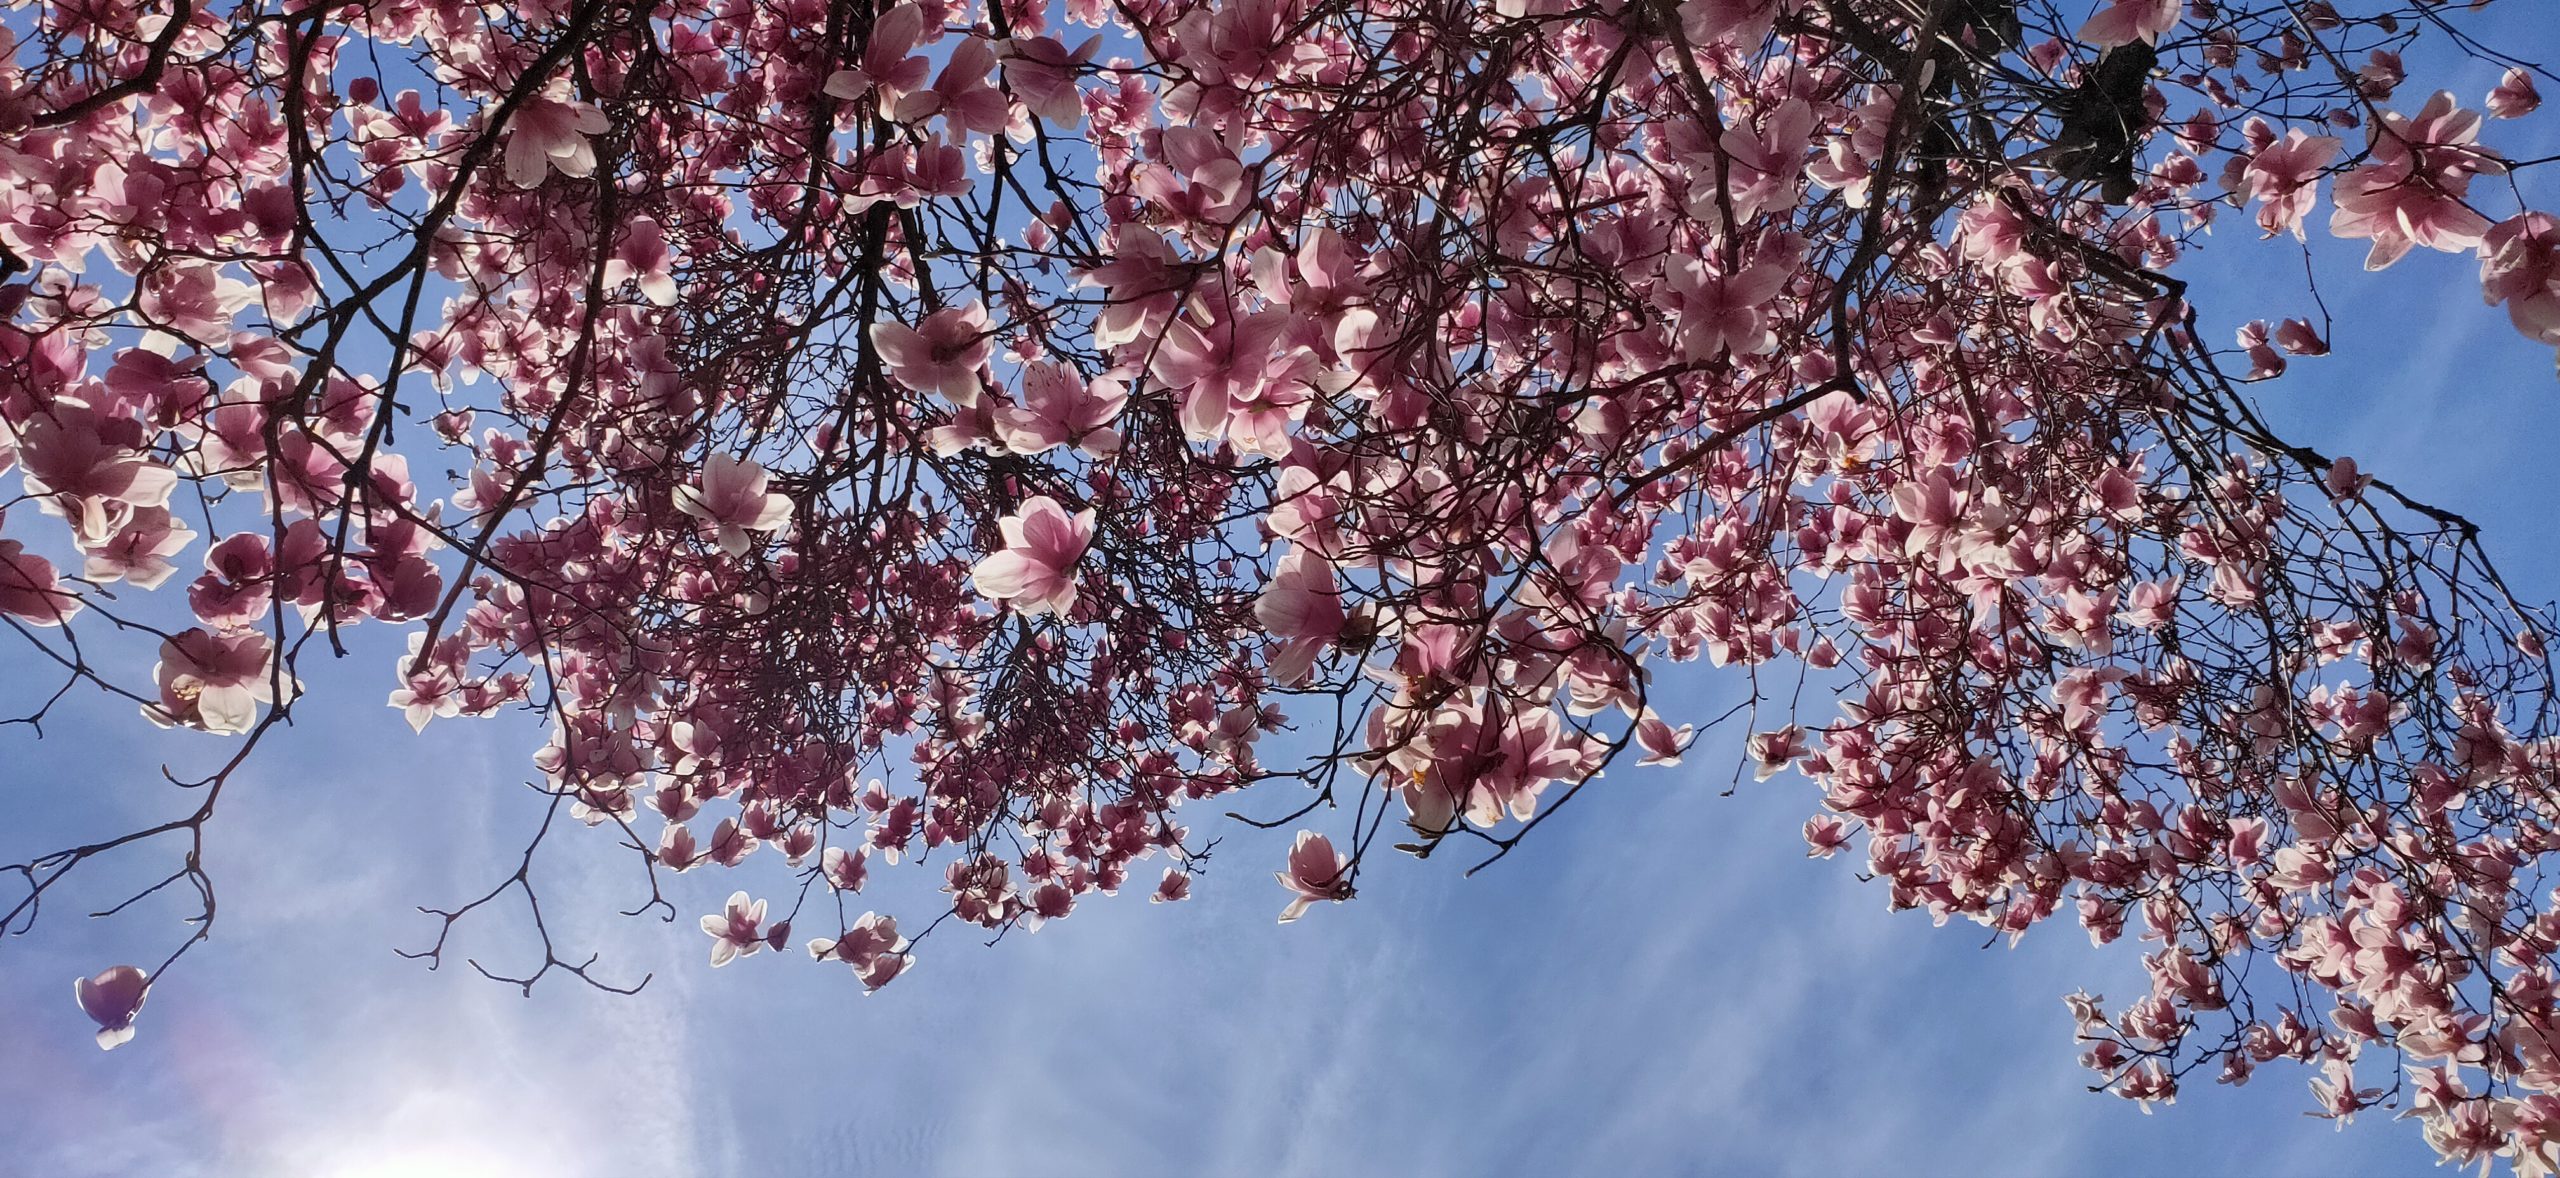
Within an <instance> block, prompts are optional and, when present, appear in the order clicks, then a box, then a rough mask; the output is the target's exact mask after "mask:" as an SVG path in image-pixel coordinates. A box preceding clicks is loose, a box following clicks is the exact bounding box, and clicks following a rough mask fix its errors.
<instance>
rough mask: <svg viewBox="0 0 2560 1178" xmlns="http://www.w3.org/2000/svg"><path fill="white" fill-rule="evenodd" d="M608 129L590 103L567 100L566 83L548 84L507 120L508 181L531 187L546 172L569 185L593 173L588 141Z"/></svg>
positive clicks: (593, 157) (592, 149)
mask: <svg viewBox="0 0 2560 1178" xmlns="http://www.w3.org/2000/svg"><path fill="white" fill-rule="evenodd" d="M612 125H613V124H612V123H610V122H608V121H607V120H606V119H605V117H604V112H603V111H601V110H598V109H596V107H595V106H594V105H593V104H592V103H587V102H582V101H580V100H578V99H575V98H571V97H570V96H569V83H568V80H567V79H566V78H554V79H552V81H551V82H550V84H548V85H546V86H544V87H543V89H542V92H541V93H539V94H536V95H534V96H533V97H531V98H528V99H526V100H525V102H524V104H523V105H522V106H519V107H517V108H516V112H515V116H514V117H513V118H511V119H509V120H508V121H507V181H508V182H509V183H511V184H514V185H515V186H516V187H518V188H532V187H534V186H536V185H539V184H541V183H542V180H543V177H544V176H545V175H546V174H547V173H550V172H555V171H556V172H558V173H560V174H561V175H563V176H567V177H569V178H571V179H573V180H574V179H578V178H580V177H584V176H586V175H589V174H591V173H593V172H594V171H595V170H596V148H595V144H594V142H593V141H592V140H591V139H590V136H595V135H602V134H604V133H605V131H606V130H607V129H609V128H611V127H612Z"/></svg>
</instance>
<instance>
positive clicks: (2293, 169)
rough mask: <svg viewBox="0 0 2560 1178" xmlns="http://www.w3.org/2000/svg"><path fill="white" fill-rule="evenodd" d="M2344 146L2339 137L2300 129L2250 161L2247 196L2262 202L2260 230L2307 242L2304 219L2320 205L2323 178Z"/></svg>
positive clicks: (2289, 133) (2259, 220) (2260, 151)
mask: <svg viewBox="0 0 2560 1178" xmlns="http://www.w3.org/2000/svg"><path fill="white" fill-rule="evenodd" d="M2343 146H2344V144H2342V143H2341V142H2339V140H2338V139H2337V138H2336V137H2335V136H2330V135H2306V134H2304V133H2303V132H2302V131H2301V130H2300V129H2299V128H2296V129H2294V130H2292V131H2289V132H2286V134H2285V137H2284V138H2283V139H2282V140H2280V141H2278V142H2275V143H2272V144H2269V145H2268V146H2266V147H2264V148H2261V149H2259V150H2258V152H2257V154H2255V155H2252V156H2250V157H2249V166H2248V168H2247V170H2246V171H2245V172H2244V173H2243V176H2244V178H2245V180H2246V184H2247V194H2248V196H2249V197H2250V199H2252V200H2255V201H2257V202H2258V227H2259V228H2260V229H2263V230H2265V231H2266V233H2267V236H2269V237H2273V236H2275V235H2276V234H2278V233H2287V232H2290V233H2292V234H2293V236H2294V239H2295V240H2297V241H2299V240H2302V239H2303V231H2302V218H2303V217H2304V216H2305V215H2307V214H2309V213H2310V212H2311V210H2312V207H2313V206H2314V205H2316V204H2318V203H2319V198H2320V190H2319V187H2318V182H2319V179H2320V174H2321V172H2322V171H2324V170H2325V169H2327V168H2328V166H2329V162H2330V161H2331V160H2334V159H2336V158H2338V151H2339V149H2340V148H2342V147H2343Z"/></svg>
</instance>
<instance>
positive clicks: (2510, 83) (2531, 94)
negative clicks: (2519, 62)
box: [2486, 67, 2542, 119]
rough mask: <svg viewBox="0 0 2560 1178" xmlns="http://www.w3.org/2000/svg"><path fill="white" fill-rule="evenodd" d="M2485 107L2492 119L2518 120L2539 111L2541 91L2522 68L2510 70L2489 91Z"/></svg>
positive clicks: (2530, 75)
mask: <svg viewBox="0 0 2560 1178" xmlns="http://www.w3.org/2000/svg"><path fill="white" fill-rule="evenodd" d="M2486 105H2487V106H2488V108H2489V115H2490V117H2492V118H2500V119H2520V118H2523V117H2525V116H2526V115H2529V114H2532V113H2533V112H2534V111H2536V110H2539V109H2541V107H2542V91H2540V90H2539V89H2537V88H2535V86H2534V84H2533V75H2532V74H2531V73H2529V72H2527V71H2525V70H2524V69H2523V68H2522V67H2515V68H2510V69H2509V70H2507V72H2506V73H2504V74H2502V75H2500V76H2499V78H2498V85H2497V87H2496V88H2494V89H2492V90H2490V91H2489V100H2488V102H2487V104H2486Z"/></svg>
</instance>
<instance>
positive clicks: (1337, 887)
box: [1273, 830, 1351, 924]
mask: <svg viewBox="0 0 2560 1178" xmlns="http://www.w3.org/2000/svg"><path fill="white" fill-rule="evenodd" d="M1350 869H1351V860H1350V859H1348V858H1346V857H1344V856H1343V855H1341V854H1338V853H1336V852H1335V851H1334V849H1333V840H1332V839H1329V838H1326V837H1325V836H1323V835H1320V834H1317V833H1316V832H1314V831H1311V830H1302V831H1299V832H1298V841H1297V842H1296V843H1294V844H1291V846H1290V847H1289V869H1288V870H1287V871H1282V872H1279V873H1277V874H1275V875H1274V876H1273V878H1275V879H1277V880H1279V881H1280V886H1281V887H1284V888H1287V889H1289V890H1290V891H1291V892H1294V893H1296V895H1297V898H1296V899H1294V900H1291V901H1289V906H1288V907H1286V908H1283V909H1281V910H1280V923H1282V924H1287V923H1289V922H1291V921H1294V920H1296V919H1298V918H1299V917H1301V916H1304V915H1306V913H1307V908H1308V907H1309V906H1310V905H1313V904H1314V903H1315V902H1316V901H1318V900H1331V901H1333V902H1335V903H1337V904H1339V903H1341V902H1342V901H1344V900H1348V899H1350V898H1351V880H1350V879H1349V877H1348V873H1349V871H1350Z"/></svg>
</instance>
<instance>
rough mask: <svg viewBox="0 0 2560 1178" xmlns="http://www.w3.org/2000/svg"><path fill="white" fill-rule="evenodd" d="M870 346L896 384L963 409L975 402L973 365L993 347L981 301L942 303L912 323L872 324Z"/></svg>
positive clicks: (976, 386)
mask: <svg viewBox="0 0 2560 1178" xmlns="http://www.w3.org/2000/svg"><path fill="white" fill-rule="evenodd" d="M871 344H872V346H873V347H875V348H878V349H879V350H880V361H881V363H883V364H886V365H888V366H889V374H890V375H891V376H893V377H896V378H897V380H898V383H900V384H903V385H906V386H907V387H908V388H911V389H917V390H920V391H924V392H936V393H940V394H942V395H943V397H945V398H946V399H948V400H950V401H951V403H953V404H955V405H960V406H963V407H966V406H970V405H974V404H976V403H977V400H978V389H979V384H978V366H979V365H981V364H984V363H986V361H987V356H988V355H989V353H991V352H992V351H994V347H995V345H994V342H993V339H992V337H991V335H990V333H989V331H988V328H987V309H986V307H985V306H984V305H983V304H980V303H970V304H968V305H966V306H960V307H945V308H943V309H942V310H939V311H936V312H934V313H932V314H930V315H927V316H925V317H924V321H923V322H922V323H920V324H918V325H917V326H915V327H909V326H907V325H906V324H903V323H894V322H890V321H888V320H882V321H881V322H878V323H875V324H873V325H872V326H871Z"/></svg>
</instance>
